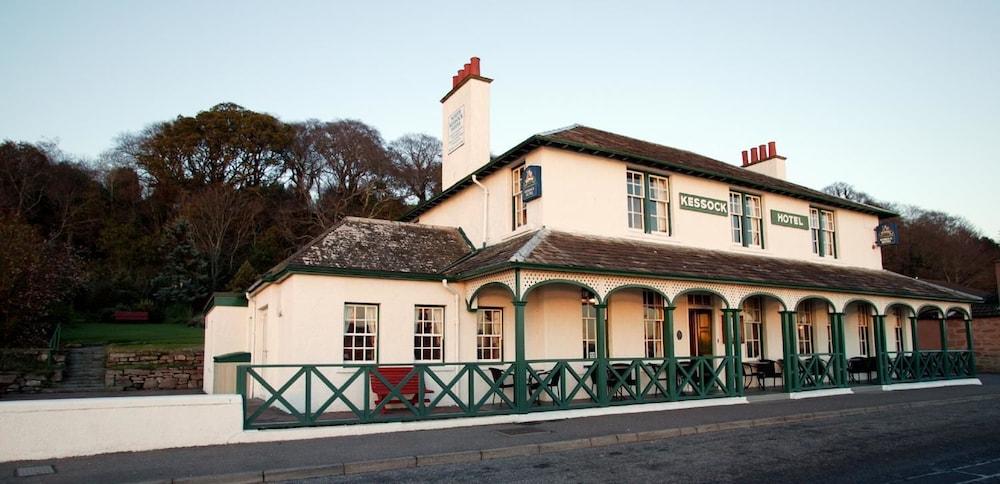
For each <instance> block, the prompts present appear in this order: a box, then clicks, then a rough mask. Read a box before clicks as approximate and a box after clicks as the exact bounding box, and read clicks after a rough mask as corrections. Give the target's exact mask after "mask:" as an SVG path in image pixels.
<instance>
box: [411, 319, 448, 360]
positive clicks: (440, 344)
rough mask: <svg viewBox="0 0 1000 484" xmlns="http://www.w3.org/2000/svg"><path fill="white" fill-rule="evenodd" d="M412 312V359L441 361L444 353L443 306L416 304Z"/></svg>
mask: <svg viewBox="0 0 1000 484" xmlns="http://www.w3.org/2000/svg"><path fill="white" fill-rule="evenodd" d="M414 312H415V314H414V328H413V359H414V360H416V361H441V360H442V356H443V354H444V308H442V307H440V306H417V307H416V309H415V310H414Z"/></svg>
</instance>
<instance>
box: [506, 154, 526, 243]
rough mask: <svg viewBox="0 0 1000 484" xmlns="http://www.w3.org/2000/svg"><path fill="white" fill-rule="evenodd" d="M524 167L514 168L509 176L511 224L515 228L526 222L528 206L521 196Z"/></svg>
mask: <svg viewBox="0 0 1000 484" xmlns="http://www.w3.org/2000/svg"><path fill="white" fill-rule="evenodd" d="M524 167H525V165H521V166H519V167H517V168H514V169H513V170H512V171H511V177H510V193H511V210H512V212H513V219H512V225H513V228H515V229H516V228H518V227H521V226H523V225H524V224H526V223H528V207H527V206H526V205H525V204H524V198H522V196H521V179H522V178H523V177H524Z"/></svg>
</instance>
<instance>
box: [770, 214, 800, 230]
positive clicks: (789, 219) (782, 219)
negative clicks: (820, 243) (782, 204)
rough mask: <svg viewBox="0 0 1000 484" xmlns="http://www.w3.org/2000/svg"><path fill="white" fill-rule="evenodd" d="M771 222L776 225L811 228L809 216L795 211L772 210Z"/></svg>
mask: <svg viewBox="0 0 1000 484" xmlns="http://www.w3.org/2000/svg"><path fill="white" fill-rule="evenodd" d="M771 223H772V224H774V225H782V226H785V227H793V228H796V229H802V230H809V217H806V216H805V215H797V214H794V213H788V212H780V211H778V210H771Z"/></svg>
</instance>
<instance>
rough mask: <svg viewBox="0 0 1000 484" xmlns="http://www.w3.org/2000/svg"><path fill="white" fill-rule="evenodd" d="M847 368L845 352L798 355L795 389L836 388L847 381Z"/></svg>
mask: <svg viewBox="0 0 1000 484" xmlns="http://www.w3.org/2000/svg"><path fill="white" fill-rule="evenodd" d="M846 368H847V363H846V360H845V359H844V354H843V353H811V354H804V355H799V356H798V370H797V371H796V372H795V376H794V386H793V391H799V390H819V389H824V388H836V387H839V386H843V385H844V383H845V376H844V375H845V374H846V373H845V372H846Z"/></svg>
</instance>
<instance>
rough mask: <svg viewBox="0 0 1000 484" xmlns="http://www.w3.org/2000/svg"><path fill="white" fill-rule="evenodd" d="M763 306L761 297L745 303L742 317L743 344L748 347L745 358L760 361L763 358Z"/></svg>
mask: <svg viewBox="0 0 1000 484" xmlns="http://www.w3.org/2000/svg"><path fill="white" fill-rule="evenodd" d="M761 306H762V304H761V300H760V298H759V297H753V298H750V299H747V301H746V302H745V303H743V314H742V315H741V316H740V317H741V318H742V320H743V342H744V346H745V347H746V348H745V349H744V356H746V357H747V358H753V359H759V358H761V357H762V356H763V338H762V334H763V332H764V312H763V311H762V309H761Z"/></svg>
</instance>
